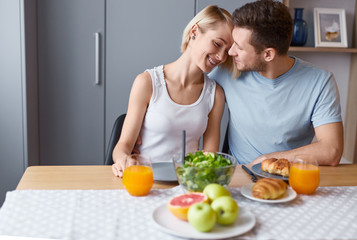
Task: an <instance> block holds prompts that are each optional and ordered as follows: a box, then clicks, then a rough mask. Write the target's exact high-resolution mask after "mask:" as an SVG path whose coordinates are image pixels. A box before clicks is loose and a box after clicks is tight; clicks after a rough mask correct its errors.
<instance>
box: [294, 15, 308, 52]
mask: <svg viewBox="0 0 357 240" xmlns="http://www.w3.org/2000/svg"><path fill="white" fill-rule="evenodd" d="M303 10H304V9H303V8H295V18H294V28H293V38H292V40H291V46H304V45H305V43H306V40H307V30H308V29H307V23H306V21H305V20H304V19H302V14H303Z"/></svg>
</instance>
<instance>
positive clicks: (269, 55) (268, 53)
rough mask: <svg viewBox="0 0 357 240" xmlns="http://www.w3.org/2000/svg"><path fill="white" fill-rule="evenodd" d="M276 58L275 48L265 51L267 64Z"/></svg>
mask: <svg viewBox="0 0 357 240" xmlns="http://www.w3.org/2000/svg"><path fill="white" fill-rule="evenodd" d="M275 56H276V50H275V49H274V48H266V49H264V50H263V57H264V60H265V61H266V62H271V61H273V60H274V58H275Z"/></svg>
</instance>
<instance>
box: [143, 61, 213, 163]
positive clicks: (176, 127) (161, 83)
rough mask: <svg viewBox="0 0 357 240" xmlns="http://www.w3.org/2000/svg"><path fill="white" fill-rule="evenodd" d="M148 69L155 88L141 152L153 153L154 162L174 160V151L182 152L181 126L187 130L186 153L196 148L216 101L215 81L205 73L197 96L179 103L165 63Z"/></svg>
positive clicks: (145, 120)
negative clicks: (170, 86) (170, 89)
mask: <svg viewBox="0 0 357 240" xmlns="http://www.w3.org/2000/svg"><path fill="white" fill-rule="evenodd" d="M146 71H148V72H149V73H150V76H151V78H152V86H153V92H152V96H151V99H150V103H149V106H148V108H147V112H146V115H145V118H144V122H143V126H142V128H141V131H140V135H141V137H142V145H141V146H140V147H139V150H140V153H142V154H145V155H148V156H150V157H151V160H152V162H171V161H172V156H173V154H175V153H181V150H182V146H181V145H182V130H185V131H186V153H188V152H195V151H197V150H198V147H199V146H198V145H199V139H200V137H201V136H202V135H203V133H204V132H205V130H206V127H207V121H208V115H209V113H210V111H211V109H212V107H213V104H214V97H215V90H216V82H215V81H213V80H211V79H209V78H208V77H207V76H206V75H205V76H204V86H203V89H202V92H201V95H200V97H199V98H198V100H197V101H196V102H194V103H193V104H190V105H180V104H177V103H175V102H174V101H173V100H172V99H171V98H170V96H169V94H168V91H167V88H166V83H165V79H164V72H163V66H162V65H161V66H159V67H155V68H153V69H150V70H146Z"/></svg>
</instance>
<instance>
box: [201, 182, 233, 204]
mask: <svg viewBox="0 0 357 240" xmlns="http://www.w3.org/2000/svg"><path fill="white" fill-rule="evenodd" d="M203 193H204V194H206V195H207V197H208V199H209V201H210V202H213V201H214V200H215V199H216V198H218V197H221V196H231V193H230V192H229V191H228V190H227V189H226V188H225V187H223V186H222V185H220V184H218V183H210V184H208V185H207V186H206V187H205V188H204V189H203Z"/></svg>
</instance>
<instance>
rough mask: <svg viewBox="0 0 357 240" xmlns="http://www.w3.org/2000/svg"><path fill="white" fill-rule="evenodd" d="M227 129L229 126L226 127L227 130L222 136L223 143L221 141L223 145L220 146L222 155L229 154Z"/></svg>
mask: <svg viewBox="0 0 357 240" xmlns="http://www.w3.org/2000/svg"><path fill="white" fill-rule="evenodd" d="M228 128H229V124H228V125H227V129H226V134H225V136H224V141H223V145H222V152H223V153H227V154H229V153H228V152H229V145H228Z"/></svg>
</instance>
